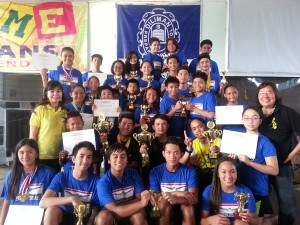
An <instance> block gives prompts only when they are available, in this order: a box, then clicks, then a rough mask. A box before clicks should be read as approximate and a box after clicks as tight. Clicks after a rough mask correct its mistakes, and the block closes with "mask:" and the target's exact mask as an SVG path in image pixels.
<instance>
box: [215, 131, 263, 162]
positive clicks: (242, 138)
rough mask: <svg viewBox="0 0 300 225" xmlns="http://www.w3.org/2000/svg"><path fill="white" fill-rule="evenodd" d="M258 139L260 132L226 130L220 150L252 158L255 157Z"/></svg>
mask: <svg viewBox="0 0 300 225" xmlns="http://www.w3.org/2000/svg"><path fill="white" fill-rule="evenodd" d="M257 141H258V134H246V133H241V132H236V131H230V130H224V131H223V135H222V142H221V149H220V151H221V152H223V153H228V154H235V155H247V156H248V157H249V158H250V159H254V158H255V155H256V148H257Z"/></svg>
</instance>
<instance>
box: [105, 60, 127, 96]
mask: <svg viewBox="0 0 300 225" xmlns="http://www.w3.org/2000/svg"><path fill="white" fill-rule="evenodd" d="M111 73H112V75H113V77H112V78H107V79H106V80H105V81H104V84H103V86H106V85H108V86H111V87H112V88H115V87H116V84H117V81H116V80H115V79H114V78H115V75H118V76H121V80H120V83H119V85H120V87H119V88H118V91H119V93H122V92H124V91H125V85H126V84H127V80H126V79H125V78H124V75H125V64H124V62H123V61H122V60H116V61H114V62H113V63H112V65H111Z"/></svg>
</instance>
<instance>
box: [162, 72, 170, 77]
mask: <svg viewBox="0 0 300 225" xmlns="http://www.w3.org/2000/svg"><path fill="white" fill-rule="evenodd" d="M169 75H170V72H169V71H165V72H163V73H162V74H161V76H162V77H163V78H164V79H167V78H168V77H169Z"/></svg>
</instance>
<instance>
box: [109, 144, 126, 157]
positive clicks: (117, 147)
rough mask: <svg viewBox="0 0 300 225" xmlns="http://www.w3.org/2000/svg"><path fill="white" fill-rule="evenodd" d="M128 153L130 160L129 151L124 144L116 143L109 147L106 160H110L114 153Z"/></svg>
mask: <svg viewBox="0 0 300 225" xmlns="http://www.w3.org/2000/svg"><path fill="white" fill-rule="evenodd" d="M123 151H124V152H126V156H127V158H128V149H127V148H126V146H125V145H124V144H122V143H114V144H112V145H111V146H109V148H108V149H107V151H106V155H105V156H106V158H107V159H109V158H110V156H111V155H112V154H113V153H114V152H123Z"/></svg>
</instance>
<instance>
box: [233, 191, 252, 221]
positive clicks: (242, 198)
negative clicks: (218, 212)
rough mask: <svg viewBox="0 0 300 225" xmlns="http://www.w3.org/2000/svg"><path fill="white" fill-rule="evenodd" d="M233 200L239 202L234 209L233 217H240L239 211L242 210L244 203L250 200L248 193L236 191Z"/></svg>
mask: <svg viewBox="0 0 300 225" xmlns="http://www.w3.org/2000/svg"><path fill="white" fill-rule="evenodd" d="M234 200H235V201H236V202H237V203H238V204H239V206H238V208H237V209H236V210H235V211H234V218H236V219H241V217H240V216H239V213H241V212H243V211H244V209H245V206H246V204H247V203H248V202H249V201H250V194H249V193H248V194H245V193H243V192H236V193H234Z"/></svg>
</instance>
